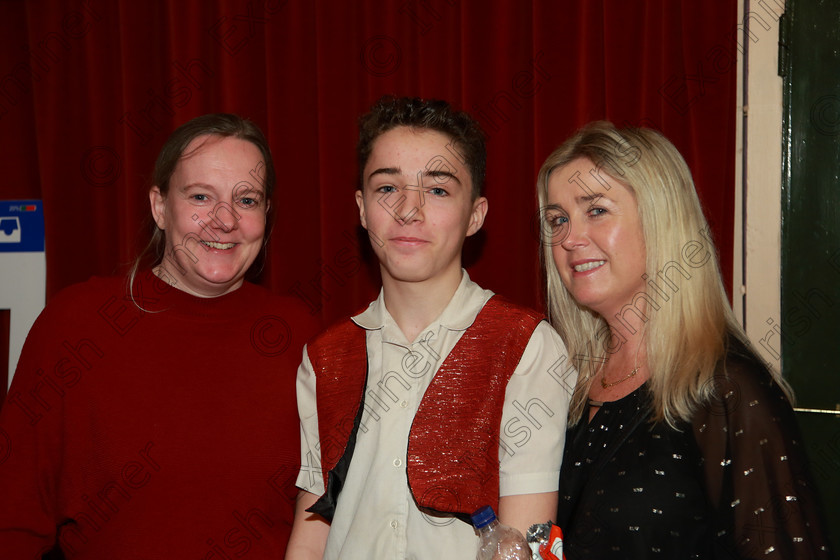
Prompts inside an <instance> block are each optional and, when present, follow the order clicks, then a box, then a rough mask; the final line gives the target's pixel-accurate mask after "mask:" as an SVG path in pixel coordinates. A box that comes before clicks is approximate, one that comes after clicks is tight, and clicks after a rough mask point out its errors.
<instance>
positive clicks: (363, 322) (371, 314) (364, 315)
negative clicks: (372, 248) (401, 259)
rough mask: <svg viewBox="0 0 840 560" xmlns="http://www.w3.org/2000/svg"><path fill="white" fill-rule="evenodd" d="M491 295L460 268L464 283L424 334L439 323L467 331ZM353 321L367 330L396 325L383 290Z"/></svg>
mask: <svg viewBox="0 0 840 560" xmlns="http://www.w3.org/2000/svg"><path fill="white" fill-rule="evenodd" d="M492 296H493V292H491V291H490V290H484V289H482V288H481V286H479V285H478V284H476V283H475V282H473V281H472V280H470V275H469V274H467V271H466V270H464V269H461V282H460V283H459V284H458V289H457V290H455V293H454V294H453V295H452V299H450V300H449V303H448V304H447V305H446V308H445V309H444V310H443V313H441V314H440V316H439V317H438V318H437V319H435V320H434V321H432V324H431V325H429V327H428V328H426V329H424V331H426V330H429V328H433V327H434V325H436V324H437V325H440V326H442V327H446V328H447V329H450V330H453V331H463V330H466V329H468V328H469V327H470V326H471V325H472V324H473V322H474V321H475V318H476V316H477V315H478V312H479V311H481V308H482V307H483V306H484V304H485V303H486V302H487V300H488V299H490V298H491V297H492ZM351 320H352V321H353V322H354V323H356V324H357V325H359V326H360V327H362V328H363V329H367V330H377V329H382V328H384V327H385V325H386V323H390V324H395V323H394V319H393V318H392V317H391V314H390V313H388V310H387V309H386V308H385V297H384V294H383V291H382V290H380V291H379V297H377V298H376V299H375V300H374V301H373V302H371V304H370V305H369V306H368V308H367V309H365V310H364V311H363V312H361V313H360V314H358V315H356V316H355V317H352V318H351ZM435 330H437V329H435Z"/></svg>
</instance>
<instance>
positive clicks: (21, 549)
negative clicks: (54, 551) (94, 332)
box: [0, 308, 71, 560]
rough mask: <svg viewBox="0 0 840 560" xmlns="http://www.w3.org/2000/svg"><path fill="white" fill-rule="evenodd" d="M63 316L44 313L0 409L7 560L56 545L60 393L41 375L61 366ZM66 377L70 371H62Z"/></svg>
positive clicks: (0, 508)
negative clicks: (61, 325) (59, 326)
mask: <svg viewBox="0 0 840 560" xmlns="http://www.w3.org/2000/svg"><path fill="white" fill-rule="evenodd" d="M61 319H62V317H61V313H56V312H55V311H54V309H52V308H48V309H46V310H44V311H43V312H42V313H41V315H40V316H39V317H38V319H37V320H36V322H35V324H34V325H33V327H32V329H31V330H30V332H29V335H28V336H27V338H26V342H25V343H24V346H23V350H22V352H21V356H20V359H19V361H18V365H17V369H16V371H15V376H14V378H13V381H12V385H11V387H10V389H9V393H8V395H7V397H6V400H5V402H4V404H3V408H2V410H0V438H2V439H3V441H5V442H6V444H7V445H6V449H5V452H3V453H2V454H0V496H3V499H2V500H0V550H2V551H3V557H4V558H9V559H18V558H25V559H27V560H30V559H32V558H40V555H41V554H42V553H44V552H46V551H48V550H50V549H51V548H52V547H53V545H54V544H55V541H56V531H57V525H58V524H59V522H60V520H59V519H58V518H57V517H58V513H57V498H56V497H57V485H58V472H59V466H60V465H61V461H62V436H61V433H62V425H63V422H62V418H63V413H62V410H63V405H64V403H63V399H61V398H57V397H56V393H58V394H59V396H60V391H62V390H63V389H62V388H61V387H59V386H57V385H56V386H55V387H51V386H50V385H49V384H48V383H47V382H45V381H44V380H45V379H46V380H49V378H48V377H47V376H45V375H44V373H45V372H48V373H50V374H52V372H53V369H56V368H58V367H59V364H60V359H61V358H60V356H59V349H60V347H61V346H60V345H61V342H60V340H61V339H60V338H59V336H58V335H57V333H56V332H54V331H56V330H57V329H56V326H57V325H59V324H61V323H62V321H61ZM66 372H67V373H68V374H69V373H71V372H70V370H69V369H68V370H66Z"/></svg>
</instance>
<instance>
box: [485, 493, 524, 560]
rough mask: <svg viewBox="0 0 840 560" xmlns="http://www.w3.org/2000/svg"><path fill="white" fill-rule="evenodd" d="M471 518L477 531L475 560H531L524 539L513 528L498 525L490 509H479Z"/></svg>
mask: <svg viewBox="0 0 840 560" xmlns="http://www.w3.org/2000/svg"><path fill="white" fill-rule="evenodd" d="M471 518H472V522H473V526H474V527H475V528H476V529H477V530H478V539H479V541H478V554H477V555H476V557H475V558H476V560H531V549H530V548H529V547H528V543H527V541H526V540H525V537H523V536H522V533H520V532H519V531H518V530H517V529H515V528H514V527H508V526H507V525H502V524H501V523H499V520H498V519H496V513H495V512H494V511H493V508H492V507H490V506H484V507H483V508H480V509H479V510H478V511H476V512H475V513H473V514H472V516H471Z"/></svg>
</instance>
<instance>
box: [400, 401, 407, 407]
mask: <svg viewBox="0 0 840 560" xmlns="http://www.w3.org/2000/svg"><path fill="white" fill-rule="evenodd" d="M400 406H401V407H403V408H408V401H403V402H401V403H400Z"/></svg>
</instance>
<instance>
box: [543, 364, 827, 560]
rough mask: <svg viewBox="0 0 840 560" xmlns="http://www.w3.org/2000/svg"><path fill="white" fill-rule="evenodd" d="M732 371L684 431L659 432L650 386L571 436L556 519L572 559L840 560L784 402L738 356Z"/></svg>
mask: <svg viewBox="0 0 840 560" xmlns="http://www.w3.org/2000/svg"><path fill="white" fill-rule="evenodd" d="M725 369H726V374H725V375H724V373H723V371H722V368H721V371H720V373H719V374H717V375H716V377H715V384H716V391H715V392H716V394H717V396H716V398H715V399H714V400H713V402H711V403H709V404H708V405H707V406H705V407H704V408H702V409H700V410H698V411H697V412H696V413H695V415H694V418H693V420H692V422H691V424H682V425H680V426H678V429H676V430H675V429H673V428H671V427H669V426H668V425H667V424H665V423H664V422H657V423H651V422H650V419H649V417H650V407H649V405H648V393H647V386H646V385H643V386H642V387H640V388H639V389H637V390H636V391H634V392H633V393H631V394H629V395H627V396H626V397H624V398H623V399H620V400H618V401H614V402H608V403H604V404H603V405H602V406H601V407H600V410H598V412H597V413H596V414H595V416H594V417H593V418H592V420H591V421H590V422H589V423H586V422H585V421H581V422H579V423H578V424H577V425H576V426H574V427H572V428H570V430H569V432H568V434H567V437H566V450H565V453H564V457H563V467H562V470H561V473H560V490H559V506H558V515H557V523H558V524H559V525H560V526H561V527H562V528H563V534H564V552H565V554H566V557H567V559H568V560H578V559H593V558H632V559H641V558H663V559H666V558H667V559H669V560H672V559H681V558H762V559H782V558H784V559H790V558H797V559H799V558H802V559H804V558H830V557H831V555H830V553H829V551H828V542H827V536H826V532H825V526H824V523H823V521H822V517H821V514H820V510H819V505H818V503H817V502H818V500H817V497H816V493H815V490H814V486H813V483H812V481H811V478H810V475H809V474H808V472H807V471H808V469H807V461H806V458H805V453H804V450H803V449H802V447H801V444H800V441H801V438H800V436H799V431H798V428H797V426H796V420H795V418H794V412H793V409H792V408H791V406H790V404H789V403H788V401H787V399H786V397H785V396H784V393H783V392H782V390H781V388H780V387H779V386H778V385H777V384H776V383H775V382H774V381H773V380H772V378H771V377H770V375H769V373H768V372H767V371H766V370H765V369H764V367H763V366H762V365H761V364H759V363H757V362H756V361H755V360H754V359H752V358H745V357H743V356H740V355H736V354H734V353H732V352H730V354H729V355H728V356H727V359H726V368H725ZM584 414H585V416H584V418H588V412H586V413H584Z"/></svg>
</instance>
